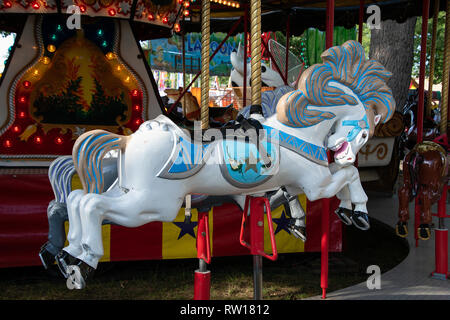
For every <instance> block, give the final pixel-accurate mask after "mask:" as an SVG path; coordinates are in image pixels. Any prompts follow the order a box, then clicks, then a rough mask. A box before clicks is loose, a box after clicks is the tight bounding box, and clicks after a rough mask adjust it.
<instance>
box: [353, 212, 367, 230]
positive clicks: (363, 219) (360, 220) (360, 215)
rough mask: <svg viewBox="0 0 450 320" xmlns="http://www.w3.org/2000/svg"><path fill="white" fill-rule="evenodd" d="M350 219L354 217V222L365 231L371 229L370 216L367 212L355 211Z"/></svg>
mask: <svg viewBox="0 0 450 320" xmlns="http://www.w3.org/2000/svg"><path fill="white" fill-rule="evenodd" d="M350 219H352V222H353V224H354V225H355V227H357V228H358V229H360V230H364V231H365V230H369V228H370V223H369V216H368V214H367V213H365V212H362V211H354V212H353V214H352V216H351V217H350Z"/></svg>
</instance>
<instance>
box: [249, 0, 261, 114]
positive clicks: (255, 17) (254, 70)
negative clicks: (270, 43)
mask: <svg viewBox="0 0 450 320" xmlns="http://www.w3.org/2000/svg"><path fill="white" fill-rule="evenodd" d="M250 42H251V47H252V51H251V71H250V72H251V77H250V78H251V83H252V91H251V92H252V104H253V105H255V104H258V105H260V104H261V0H251V1H250Z"/></svg>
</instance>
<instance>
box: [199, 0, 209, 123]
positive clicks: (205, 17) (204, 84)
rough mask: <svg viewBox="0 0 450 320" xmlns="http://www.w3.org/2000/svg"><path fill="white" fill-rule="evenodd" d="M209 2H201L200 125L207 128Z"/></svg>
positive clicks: (204, 0) (206, 0) (203, 0)
mask: <svg viewBox="0 0 450 320" xmlns="http://www.w3.org/2000/svg"><path fill="white" fill-rule="evenodd" d="M209 20H210V0H202V68H201V70H202V78H201V103H200V108H201V125H202V129H208V128H209V37H210V25H209V24H210V21H209Z"/></svg>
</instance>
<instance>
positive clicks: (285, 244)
mask: <svg viewBox="0 0 450 320" xmlns="http://www.w3.org/2000/svg"><path fill="white" fill-rule="evenodd" d="M298 198H299V201H300V204H301V205H302V208H303V210H304V211H305V212H306V196H305V195H304V194H302V195H299V196H298ZM285 215H286V213H285V211H284V206H280V207H278V208H276V209H275V210H273V211H272V225H273V231H274V233H275V232H276V231H277V227H278V226H279V225H278V224H277V223H276V222H275V221H274V220H273V219H283V218H284V217H286V216H285ZM283 216H284V217H283ZM286 218H287V217H286ZM264 219H265V220H264V250H265V251H266V253H272V246H271V243H270V232H269V226H268V224H267V217H266V215H264ZM275 241H276V244H277V250H278V253H290V252H304V251H305V243H304V242H303V241H301V240H300V239H297V238H296V237H294V236H293V235H292V234H289V233H288V232H287V231H286V230H284V229H281V227H279V230H278V232H277V233H276V234H275Z"/></svg>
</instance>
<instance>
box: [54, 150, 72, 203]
mask: <svg viewBox="0 0 450 320" xmlns="http://www.w3.org/2000/svg"><path fill="white" fill-rule="evenodd" d="M74 173H75V167H74V165H73V161H72V157H71V156H62V157H58V158H56V159H55V160H54V161H53V162H52V163H51V164H50V167H49V169H48V178H49V180H50V184H51V185H52V189H53V193H54V194H55V201H56V202H59V203H66V200H67V197H68V196H69V193H70V191H72V177H73V175H74Z"/></svg>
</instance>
